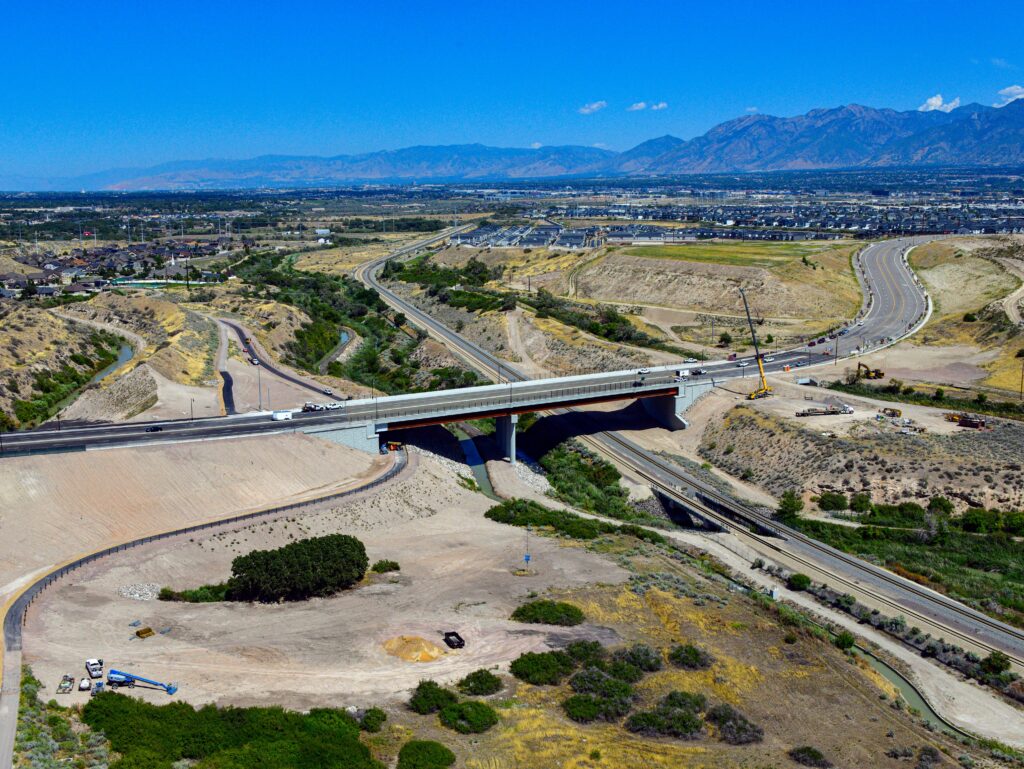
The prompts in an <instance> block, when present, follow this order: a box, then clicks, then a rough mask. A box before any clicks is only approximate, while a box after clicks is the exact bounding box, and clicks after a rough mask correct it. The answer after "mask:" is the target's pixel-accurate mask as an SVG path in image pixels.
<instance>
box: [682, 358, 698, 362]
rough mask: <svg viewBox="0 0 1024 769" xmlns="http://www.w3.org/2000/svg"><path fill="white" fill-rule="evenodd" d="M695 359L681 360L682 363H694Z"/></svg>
mask: <svg viewBox="0 0 1024 769" xmlns="http://www.w3.org/2000/svg"><path fill="white" fill-rule="evenodd" d="M696 362H697V359H696V358H683V363H696Z"/></svg>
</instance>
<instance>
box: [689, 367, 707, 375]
mask: <svg viewBox="0 0 1024 769" xmlns="http://www.w3.org/2000/svg"><path fill="white" fill-rule="evenodd" d="M692 373H693V375H694V376H700V375H701V374H706V373H708V370H707V369H706V368H695V369H694V370H693V372H692Z"/></svg>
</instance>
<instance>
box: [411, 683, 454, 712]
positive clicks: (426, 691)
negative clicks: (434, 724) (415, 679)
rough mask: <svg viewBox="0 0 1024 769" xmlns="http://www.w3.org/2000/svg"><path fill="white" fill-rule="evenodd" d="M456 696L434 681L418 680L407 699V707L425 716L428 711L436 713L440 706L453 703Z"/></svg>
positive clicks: (444, 706)
mask: <svg viewBox="0 0 1024 769" xmlns="http://www.w3.org/2000/svg"><path fill="white" fill-rule="evenodd" d="M457 701H458V698H457V697H456V696H455V695H454V694H452V693H451V692H450V691H448V690H447V689H444V688H442V687H441V686H439V685H438V684H437V683H435V682H434V681H420V682H419V685H418V686H417V687H416V691H414V692H413V694H412V697H411V698H410V699H409V708H410V709H411V710H412V711H414V712H416V713H419V714H420V715H421V716H425V715H427V714H428V713H436V712H437V711H439V710H441V709H442V708H446V707H448V706H449V705H454V704H455V703H456V702H457Z"/></svg>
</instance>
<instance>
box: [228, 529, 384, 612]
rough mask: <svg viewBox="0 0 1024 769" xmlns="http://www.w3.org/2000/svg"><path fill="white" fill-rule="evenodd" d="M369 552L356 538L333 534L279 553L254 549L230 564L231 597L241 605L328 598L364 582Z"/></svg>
mask: <svg viewBox="0 0 1024 769" xmlns="http://www.w3.org/2000/svg"><path fill="white" fill-rule="evenodd" d="M367 563H368V562H367V558H366V548H365V547H363V543H362V542H360V541H359V540H358V539H356V538H355V537H351V536H349V535H347V534H329V535H327V536H325V537H313V538H310V539H303V540H299V541H298V542H292V543H291V544H288V545H285V546H284V547H280V548H277V549H276V550H255V551H253V552H251V553H248V554H247V555H242V556H239V557H238V558H236V559H235V560H234V561H233V562H232V563H231V579H229V580H228V596H229V597H230V598H231V599H233V600H236V601H279V600H285V601H301V600H305V599H307V598H313V597H321V596H328V595H332V594H333V593H336V592H337V591H339V590H342V589H344V588H347V587H351V586H352V585H354V584H356V583H357V582H359V580H361V579H362V578H363V576H364V575H365V574H366V567H367Z"/></svg>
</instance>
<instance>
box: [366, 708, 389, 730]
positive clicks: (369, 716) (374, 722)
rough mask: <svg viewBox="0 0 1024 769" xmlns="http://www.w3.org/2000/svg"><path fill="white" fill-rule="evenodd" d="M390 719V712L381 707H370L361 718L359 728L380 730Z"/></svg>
mask: <svg viewBox="0 0 1024 769" xmlns="http://www.w3.org/2000/svg"><path fill="white" fill-rule="evenodd" d="M387 720H388V714H387V713H385V712H384V711H383V710H381V709H380V708H370V709H369V710H367V711H366V712H365V713H363V717H362V718H361V719H359V728H360V729H362V730H363V731H364V732H379V731H380V730H381V728H382V727H383V726H384V722H385V721H387Z"/></svg>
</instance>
